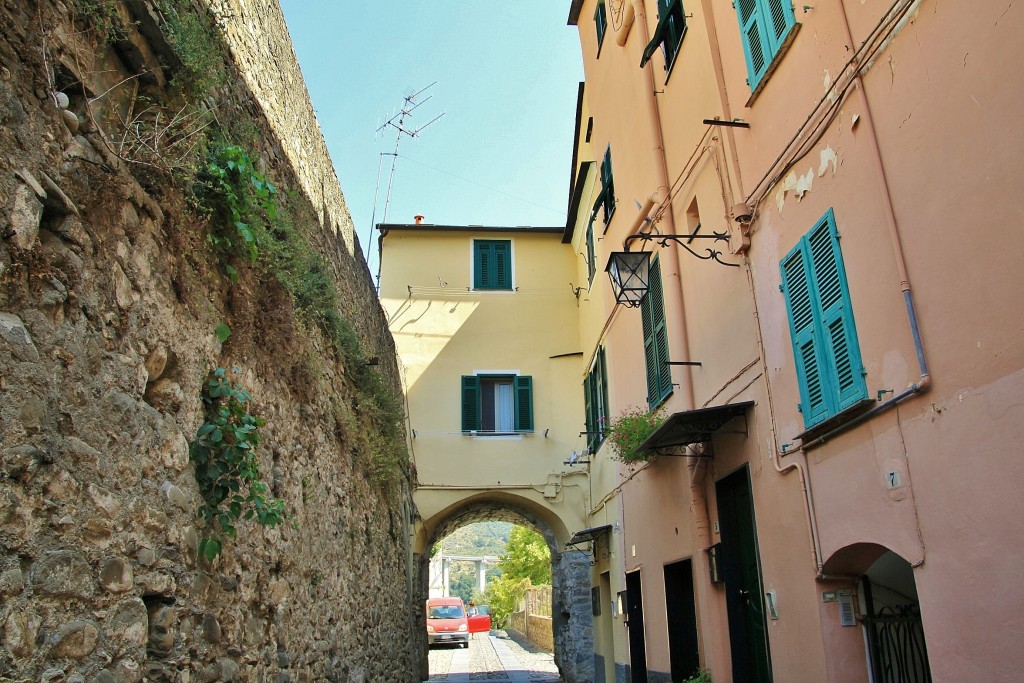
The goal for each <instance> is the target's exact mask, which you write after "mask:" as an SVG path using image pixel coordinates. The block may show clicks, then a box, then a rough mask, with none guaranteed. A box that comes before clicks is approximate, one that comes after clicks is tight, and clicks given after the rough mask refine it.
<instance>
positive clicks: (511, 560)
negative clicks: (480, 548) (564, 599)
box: [484, 526, 551, 628]
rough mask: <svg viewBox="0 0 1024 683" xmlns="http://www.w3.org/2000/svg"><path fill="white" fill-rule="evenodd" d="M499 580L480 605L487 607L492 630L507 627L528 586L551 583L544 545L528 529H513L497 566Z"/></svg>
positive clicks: (549, 556)
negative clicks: (489, 609) (489, 610)
mask: <svg viewBox="0 0 1024 683" xmlns="http://www.w3.org/2000/svg"><path fill="white" fill-rule="evenodd" d="M498 567H499V568H500V569H501V576H500V577H499V578H497V579H495V580H494V581H492V582H491V583H489V584H488V586H487V590H486V591H485V592H484V601H485V602H486V603H487V604H489V605H490V606H491V620H492V621H493V623H494V625H495V627H497V628H505V627H506V626H508V621H509V617H510V616H511V615H512V613H513V612H515V611H516V610H517V609H519V603H520V602H521V601H522V599H523V596H524V595H525V594H526V589H527V588H529V587H531V586H544V585H549V584H550V583H551V551H550V550H549V549H548V544H547V541H545V540H544V538H543V537H542V536H541V535H540V534H538V533H536V532H534V531H530V530H529V529H525V528H523V527H519V526H517V527H514V528H513V529H512V531H511V532H510V533H509V537H508V545H507V546H506V547H505V553H504V554H503V555H502V556H501V560H500V561H499V562H498Z"/></svg>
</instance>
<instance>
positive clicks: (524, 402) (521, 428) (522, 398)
mask: <svg viewBox="0 0 1024 683" xmlns="http://www.w3.org/2000/svg"><path fill="white" fill-rule="evenodd" d="M514 386H515V404H516V406H515V411H516V415H515V428H516V431H517V432H532V431H533V378H532V377H530V376H529V375H519V376H517V377H516V378H515V385H514Z"/></svg>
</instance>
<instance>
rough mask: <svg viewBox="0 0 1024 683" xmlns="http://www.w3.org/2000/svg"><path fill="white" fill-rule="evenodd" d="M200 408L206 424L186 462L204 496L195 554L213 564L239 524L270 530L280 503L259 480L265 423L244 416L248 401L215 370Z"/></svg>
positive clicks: (281, 510) (281, 517)
mask: <svg viewBox="0 0 1024 683" xmlns="http://www.w3.org/2000/svg"><path fill="white" fill-rule="evenodd" d="M236 372H237V371H236ZM203 404H204V407H205V413H206V420H205V422H203V424H202V426H201V427H199V430H198V431H197V432H196V438H195V440H194V441H193V442H192V443H191V444H190V445H189V457H190V459H191V460H192V463H193V465H194V466H195V477H196V484H198V486H199V493H200V495H202V497H203V503H202V505H200V507H199V518H200V520H201V524H202V530H203V538H202V540H201V541H200V544H199V553H200V555H202V556H203V557H205V558H206V559H207V560H213V559H214V558H216V557H217V555H219V554H220V551H221V548H222V547H223V544H224V541H225V539H227V538H236V537H237V535H238V527H237V526H236V525H237V524H238V522H239V521H240V520H243V519H244V520H255V521H256V522H258V523H259V524H262V525H263V526H269V527H273V526H277V525H278V524H280V523H281V522H282V521H284V518H285V515H284V503H283V502H282V501H280V500H278V499H276V498H271V497H269V496H268V495H267V492H268V489H267V485H266V484H264V483H263V482H262V481H261V480H260V463H259V457H258V456H257V454H256V449H257V448H258V447H259V445H260V428H261V427H263V425H264V424H265V422H264V420H263V419H262V418H259V417H256V416H255V415H253V414H251V413H250V412H249V409H250V407H251V405H252V396H251V395H250V394H249V392H248V391H247V390H245V389H244V388H242V387H240V386H238V385H237V384H235V383H234V382H232V381H231V380H230V379H228V377H227V376H226V372H225V370H224V368H217V369H216V370H214V371H213V373H212V374H211V376H210V378H209V380H208V381H207V382H206V384H205V385H204V387H203Z"/></svg>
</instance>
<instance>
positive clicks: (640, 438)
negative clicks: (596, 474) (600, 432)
mask: <svg viewBox="0 0 1024 683" xmlns="http://www.w3.org/2000/svg"><path fill="white" fill-rule="evenodd" d="M664 421H665V416H664V415H663V414H661V413H660V412H658V411H653V412H652V411H650V410H645V409H643V408H636V407H634V408H626V409H625V410H624V411H622V412H621V413H620V414H619V416H618V417H616V418H614V419H613V420H611V421H610V422H609V423H608V426H607V428H606V429H605V435H606V437H607V439H608V442H609V443H610V444H611V446H612V448H613V449H614V451H615V459H616V460H619V461H620V462H624V463H626V464H627V465H634V464H637V463H641V462H647V461H648V460H650V459H651V458H653V457H654V453H651V452H650V451H645V450H641V448H640V446H641V444H643V442H644V441H646V440H647V438H648V437H649V436H650V435H651V434H653V433H654V431H655V430H656V429H657V428H658V427H660V426H661V425H662V423H663V422H664Z"/></svg>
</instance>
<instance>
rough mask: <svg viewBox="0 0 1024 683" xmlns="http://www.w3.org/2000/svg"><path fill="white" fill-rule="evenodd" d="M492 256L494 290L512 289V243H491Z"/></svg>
mask: <svg viewBox="0 0 1024 683" xmlns="http://www.w3.org/2000/svg"><path fill="white" fill-rule="evenodd" d="M491 250H492V252H493V254H494V282H493V284H492V285H491V286H492V287H493V288H494V289H512V243H511V242H491Z"/></svg>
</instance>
